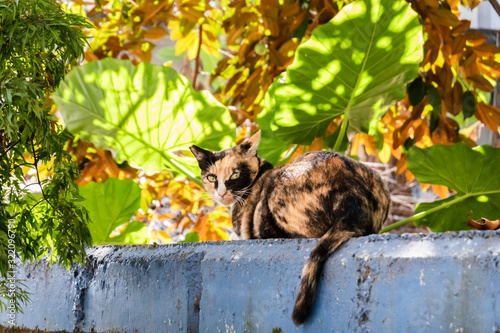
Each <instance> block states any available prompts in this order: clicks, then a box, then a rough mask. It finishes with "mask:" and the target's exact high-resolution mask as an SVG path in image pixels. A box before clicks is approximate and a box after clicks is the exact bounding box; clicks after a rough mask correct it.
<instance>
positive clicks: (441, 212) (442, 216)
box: [408, 143, 500, 232]
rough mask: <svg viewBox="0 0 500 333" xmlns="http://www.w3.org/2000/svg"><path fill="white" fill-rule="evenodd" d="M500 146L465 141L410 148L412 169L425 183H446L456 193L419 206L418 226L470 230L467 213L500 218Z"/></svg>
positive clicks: (440, 230)
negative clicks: (470, 144)
mask: <svg viewBox="0 0 500 333" xmlns="http://www.w3.org/2000/svg"><path fill="white" fill-rule="evenodd" d="M499 165H500V149H499V148H492V147H490V146H480V147H476V148H474V149H471V148H469V147H467V146H466V145H465V144H464V143H458V144H454V145H452V146H446V145H434V146H432V147H429V148H426V149H420V148H417V147H412V148H410V151H409V153H408V169H409V170H410V171H411V172H412V173H413V174H414V175H415V177H416V178H417V180H418V181H419V182H422V183H427V184H435V185H444V186H447V187H449V188H450V189H452V190H454V191H456V194H455V195H453V196H451V197H449V198H446V199H444V200H439V201H435V202H431V203H422V204H419V205H418V206H417V207H416V209H415V216H414V221H415V224H416V225H421V224H424V225H426V226H428V227H430V228H431V229H432V231H435V232H442V231H448V230H464V229H470V228H469V227H468V226H467V215H468V213H469V211H472V214H471V217H472V218H473V219H478V218H480V217H485V218H487V219H490V220H497V219H499V218H500V168H499V167H498V166H499Z"/></svg>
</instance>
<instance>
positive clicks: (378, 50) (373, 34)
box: [261, 0, 422, 146]
mask: <svg viewBox="0 0 500 333" xmlns="http://www.w3.org/2000/svg"><path fill="white" fill-rule="evenodd" d="M421 57H422V37H421V25H420V24H419V21H418V18H417V15H416V14H415V13H414V12H413V11H412V10H411V8H410V5H409V4H408V3H407V2H406V1H403V0H398V1H394V0H371V1H355V2H353V3H351V4H350V5H348V6H345V7H344V8H342V10H341V11H340V12H339V13H338V14H337V15H336V16H335V17H334V18H333V19H332V20H331V21H330V22H328V23H327V24H325V25H323V26H320V27H318V28H316V29H315V30H314V31H313V34H312V36H311V39H310V40H309V41H307V42H306V43H304V44H302V45H301V46H299V48H298V49H297V54H296V56H295V59H294V62H293V63H292V65H290V66H289V67H288V69H287V72H286V77H285V79H282V78H280V79H277V80H275V82H274V83H273V85H274V86H275V87H274V88H272V89H270V92H269V93H270V94H272V95H271V99H272V100H273V102H272V103H268V105H267V106H268V107H266V109H265V111H264V112H265V113H264V114H263V115H262V116H261V118H262V119H267V118H266V116H267V113H271V114H272V115H273V123H274V125H276V126H277V129H276V130H275V132H276V135H277V136H278V137H279V138H280V139H281V140H283V141H285V142H288V143H298V144H306V145H308V144H311V142H312V141H313V140H314V138H316V137H320V136H324V135H325V133H326V129H327V127H328V125H329V124H330V123H331V121H332V120H333V119H334V118H336V117H338V116H341V115H344V117H345V119H346V120H347V121H344V123H343V124H342V127H341V128H342V132H341V134H342V135H340V136H339V140H338V142H339V143H340V142H341V140H342V139H343V137H344V134H345V132H346V130H347V132H348V133H354V132H368V131H369V128H370V127H372V132H373V130H374V129H375V126H374V124H376V120H377V119H378V117H379V116H380V114H381V113H383V112H385V111H386V110H387V108H388V107H389V106H390V105H391V104H393V103H394V102H396V101H398V100H401V99H402V98H403V97H404V96H405V93H406V90H405V86H406V83H408V82H409V81H411V80H412V79H414V78H415V77H416V76H417V70H418V63H419V61H420V59H421ZM337 145H338V144H336V146H337Z"/></svg>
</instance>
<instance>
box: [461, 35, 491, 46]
mask: <svg viewBox="0 0 500 333" xmlns="http://www.w3.org/2000/svg"><path fill="white" fill-rule="evenodd" d="M465 39H466V40H467V42H469V43H470V44H472V45H473V46H478V45H481V44H483V43H484V42H486V41H487V40H488V38H487V37H486V36H485V35H483V34H482V33H480V32H477V31H473V32H468V33H466V34H465Z"/></svg>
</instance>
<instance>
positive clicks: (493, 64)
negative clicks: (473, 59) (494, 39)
mask: <svg viewBox="0 0 500 333" xmlns="http://www.w3.org/2000/svg"><path fill="white" fill-rule="evenodd" d="M479 62H480V63H481V64H483V65H485V66H488V67H489V68H490V71H491V72H493V74H495V75H498V76H500V63H498V62H497V61H495V60H491V59H481V60H479Z"/></svg>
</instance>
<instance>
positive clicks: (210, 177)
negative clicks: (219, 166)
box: [207, 175, 217, 183]
mask: <svg viewBox="0 0 500 333" xmlns="http://www.w3.org/2000/svg"><path fill="white" fill-rule="evenodd" d="M207 179H208V181H209V182H211V183H215V181H216V180H217V177H215V176H214V175H208V176H207Z"/></svg>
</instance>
